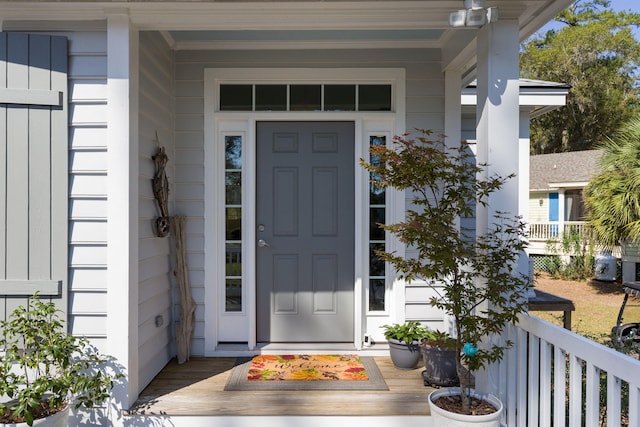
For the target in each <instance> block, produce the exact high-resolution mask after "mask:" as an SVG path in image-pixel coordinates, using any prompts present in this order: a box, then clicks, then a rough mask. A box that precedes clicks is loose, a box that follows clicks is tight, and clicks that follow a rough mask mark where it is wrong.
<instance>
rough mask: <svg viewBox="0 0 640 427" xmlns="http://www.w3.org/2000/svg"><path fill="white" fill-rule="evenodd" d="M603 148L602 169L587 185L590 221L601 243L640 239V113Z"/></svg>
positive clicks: (605, 143)
mask: <svg viewBox="0 0 640 427" xmlns="http://www.w3.org/2000/svg"><path fill="white" fill-rule="evenodd" d="M600 148H602V149H603V150H604V151H605V154H604V156H603V157H602V172H601V173H600V174H599V175H596V176H595V177H593V178H592V179H591V181H589V185H587V187H586V188H585V203H586V207H587V211H588V212H589V214H588V219H589V224H590V225H591V227H592V229H593V233H594V237H595V240H596V241H597V242H598V243H601V244H603V245H606V246H608V247H610V248H611V247H613V246H616V245H619V244H620V243H621V242H623V241H626V242H640V115H639V116H636V117H635V118H633V119H631V120H630V121H628V122H627V123H625V124H624V125H623V126H622V127H621V129H620V131H619V132H618V133H616V134H615V135H614V137H613V138H607V139H606V142H604V143H603V144H602V145H601V146H600Z"/></svg>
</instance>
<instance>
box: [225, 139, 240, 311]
mask: <svg viewBox="0 0 640 427" xmlns="http://www.w3.org/2000/svg"><path fill="white" fill-rule="evenodd" d="M224 143H225V144H224V145H225V153H224V156H225V233H224V234H225V255H224V256H225V311H226V312H241V311H242V294H243V289H242V137H241V136H239V135H229V136H225V138H224Z"/></svg>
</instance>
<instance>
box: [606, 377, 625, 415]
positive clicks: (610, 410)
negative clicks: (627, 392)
mask: <svg viewBox="0 0 640 427" xmlns="http://www.w3.org/2000/svg"><path fill="white" fill-rule="evenodd" d="M621 404H622V381H620V379H619V378H617V377H616V376H615V375H612V374H610V373H607V426H608V427H616V426H620V417H621V416H622V411H621V409H622V408H621V406H622V405H621Z"/></svg>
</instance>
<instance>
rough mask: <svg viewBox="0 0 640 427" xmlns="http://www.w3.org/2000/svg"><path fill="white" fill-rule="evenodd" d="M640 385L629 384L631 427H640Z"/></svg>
mask: <svg viewBox="0 0 640 427" xmlns="http://www.w3.org/2000/svg"><path fill="white" fill-rule="evenodd" d="M638 387H640V384H638V383H636V384H629V427H640V390H638Z"/></svg>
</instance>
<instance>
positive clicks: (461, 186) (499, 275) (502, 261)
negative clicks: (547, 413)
mask: <svg viewBox="0 0 640 427" xmlns="http://www.w3.org/2000/svg"><path fill="white" fill-rule="evenodd" d="M371 158H372V159H374V160H373V161H372V162H371V163H368V162H365V161H364V160H361V164H362V165H363V167H364V168H365V169H367V170H368V171H369V172H370V173H371V176H372V177H373V184H374V185H378V186H380V187H384V188H395V189H399V190H406V191H407V192H408V193H409V194H410V195H411V198H412V206H413V207H412V209H409V210H408V211H407V213H406V218H405V220H404V221H402V222H399V223H396V224H387V225H381V226H382V227H384V229H385V230H387V231H388V232H390V233H393V234H394V235H396V236H397V237H398V238H399V240H400V241H401V242H402V243H403V244H405V245H407V246H408V247H411V248H412V250H413V251H414V252H415V255H414V256H412V257H410V258H404V257H400V256H398V255H396V254H394V253H387V252H380V253H379V254H378V255H379V256H380V257H381V258H382V259H384V260H385V261H386V262H388V263H390V264H391V265H393V266H394V267H395V269H396V270H397V271H398V273H399V275H400V276H402V277H404V278H405V279H406V280H407V281H421V282H423V283H426V284H428V285H429V286H431V288H432V289H433V290H434V292H435V293H436V296H435V297H433V298H432V299H431V301H430V303H431V305H432V306H434V307H437V308H439V309H441V310H443V311H444V312H446V313H447V314H448V315H449V316H450V317H451V318H452V319H453V324H454V326H453V331H452V332H453V333H452V335H453V337H454V338H455V352H456V370H457V373H458V377H459V379H460V383H461V384H460V387H459V388H448V389H441V390H437V391H436V392H434V393H432V394H431V395H430V396H429V404H430V406H431V407H432V411H431V414H432V417H433V418H434V425H438V423H439V421H436V418H437V417H439V416H440V411H442V409H441V408H439V406H438V405H442V406H444V405H443V402H444V401H448V404H447V405H446V406H448V408H449V409H452V410H454V411H458V412H459V413H460V414H463V415H462V416H464V417H467V416H471V415H469V414H471V413H472V411H473V412H477V409H473V405H475V404H476V401H478V402H479V401H482V400H486V399H475V398H474V399H472V397H475V396H476V395H477V393H476V391H474V390H472V389H471V385H470V381H469V380H470V378H471V375H470V373H472V372H473V371H476V370H477V369H479V368H481V367H485V366H487V365H488V364H490V363H493V362H496V361H498V360H500V359H501V358H502V357H503V354H504V351H505V349H506V348H508V347H509V346H510V345H511V343H510V342H502V341H499V340H495V341H491V342H490V340H489V338H492V336H496V335H499V334H501V332H502V331H503V330H504V328H505V327H506V326H507V325H508V324H514V323H516V322H517V321H518V315H519V314H520V313H521V312H523V311H526V306H527V305H526V298H525V295H526V292H527V289H528V287H529V286H530V279H529V277H528V276H527V275H523V274H518V273H517V272H516V271H515V270H516V265H517V261H518V259H519V257H520V256H522V254H523V251H524V249H525V247H526V242H525V239H524V238H525V237H526V236H525V224H524V223H523V222H522V221H521V219H520V218H519V217H518V216H515V215H511V214H508V213H500V212H498V213H496V214H495V216H494V217H493V218H492V220H491V221H489V223H490V224H488V227H486V230H481V231H480V232H478V231H476V230H475V229H465V228H464V227H462V226H461V225H460V224H461V221H460V219H461V218H465V217H473V215H474V208H475V207H476V206H478V205H483V206H486V205H487V203H488V202H487V201H488V198H489V196H490V195H491V194H492V193H493V192H495V191H499V190H500V189H501V188H502V186H503V184H504V183H505V182H506V181H507V180H508V179H510V178H512V176H507V177H499V176H494V177H488V178H481V176H482V174H481V172H483V171H484V167H486V165H482V164H476V162H475V158H474V156H473V154H472V152H471V150H470V148H469V146H468V145H467V144H466V143H465V142H462V143H461V144H460V145H458V146H455V147H448V146H447V145H446V144H445V142H444V139H443V138H442V137H432V132H430V131H428V130H421V131H420V135H419V136H418V137H417V138H415V139H409V138H408V135H403V136H400V137H395V138H394V147H386V146H372V147H371ZM495 342H498V343H497V344H495ZM441 395H443V396H441ZM489 400H491V401H492V402H493V405H492V406H497V408H492V409H489V410H488V412H492V411H493V413H494V414H492V416H493V417H497V422H495V421H491V422H493V423H495V425H499V420H500V416H501V414H500V412H501V411H502V405H501V403H500V401H499V400H498V399H494V398H490V399H489ZM495 414H497V415H495ZM446 423H447V421H445V422H444V423H443V425H446ZM487 425H490V424H487Z"/></svg>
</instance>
